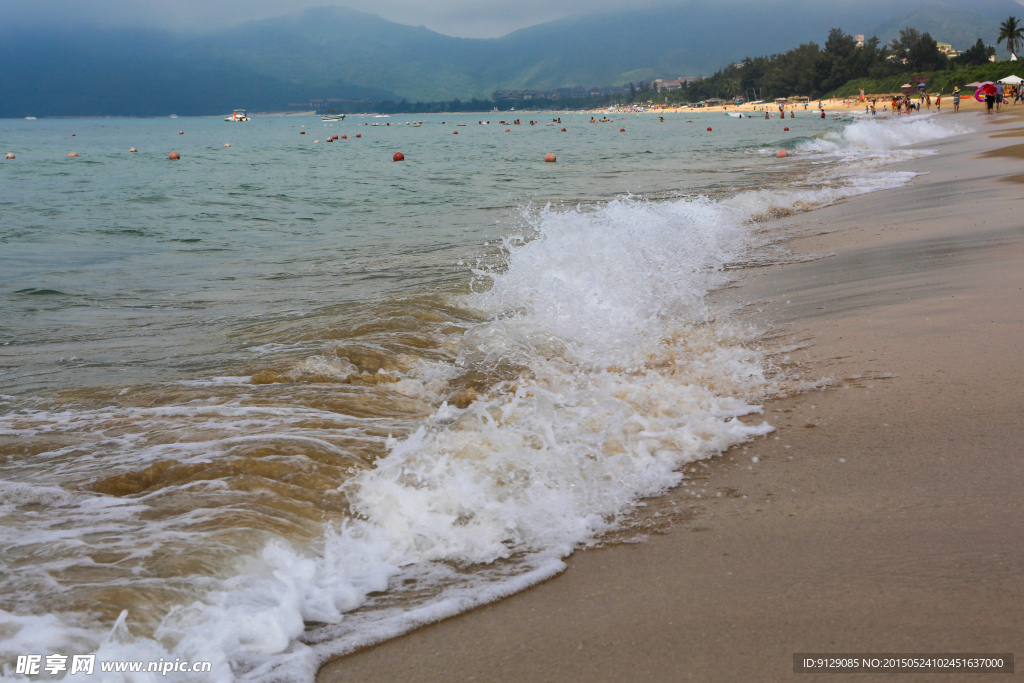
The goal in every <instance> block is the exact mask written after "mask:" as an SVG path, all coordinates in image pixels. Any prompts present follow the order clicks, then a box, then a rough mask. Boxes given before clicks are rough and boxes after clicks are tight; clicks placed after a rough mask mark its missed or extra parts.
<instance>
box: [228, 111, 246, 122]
mask: <svg viewBox="0 0 1024 683" xmlns="http://www.w3.org/2000/svg"><path fill="white" fill-rule="evenodd" d="M224 120H225V121H248V120H249V117H248V116H246V115H245V110H244V109H236V110H234V111H233V112H231V116H228V117H226V118H225V119H224Z"/></svg>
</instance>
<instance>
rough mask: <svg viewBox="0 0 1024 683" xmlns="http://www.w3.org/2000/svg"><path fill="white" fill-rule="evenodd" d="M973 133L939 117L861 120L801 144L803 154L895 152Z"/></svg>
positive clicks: (799, 149)
mask: <svg viewBox="0 0 1024 683" xmlns="http://www.w3.org/2000/svg"><path fill="white" fill-rule="evenodd" d="M969 132H971V129H970V128H968V127H967V126H965V125H964V124H963V123H961V122H960V121H952V120H950V119H949V118H948V117H943V116H939V115H935V114H912V115H909V116H905V117H896V118H889V119H873V118H869V119H866V120H860V121H857V122H855V123H851V124H850V125H848V126H846V127H845V128H843V129H842V130H841V131H838V132H828V133H825V134H824V135H823V136H821V137H820V138H816V139H814V140H810V141H807V142H803V143H800V144H799V145H798V146H797V150H798V151H803V152H831V153H851V152H852V153H858V152H865V151H868V152H881V151H885V152H894V151H896V148H898V147H905V146H908V145H917V144H920V143H923V142H932V141H934V140H941V139H943V138H948V137H952V136H954V135H962V134H964V133H969Z"/></svg>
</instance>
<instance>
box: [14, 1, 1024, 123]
mask: <svg viewBox="0 0 1024 683" xmlns="http://www.w3.org/2000/svg"><path fill="white" fill-rule="evenodd" d="M960 4H961V5H963V4H967V3H963V2H961V3H960ZM970 6H972V7H974V8H975V10H973V11H967V10H964V9H958V8H954V7H950V6H947V5H944V4H938V3H931V4H928V5H924V6H917V5H916V3H913V2H911V1H910V0H893V1H891V2H886V3H880V2H877V1H876V2H869V3H842V2H839V3H829V4H823V3H822V2H821V1H820V0H795V1H793V0H790V1H788V2H781V1H779V0H766V1H765V2H761V3H751V2H744V1H742V0H726V1H725V2H714V3H708V2H700V1H698V0H691V1H689V2H686V3H683V4H673V5H664V6H659V7H650V8H645V9H640V10H630V11H616V12H606V13H601V14H592V15H585V16H578V17H570V18H566V19H560V20H557V21H553V22H548V23H545V24H541V25H538V26H533V27H530V28H527V29H522V30H520V31H515V32H513V33H510V34H508V35H506V36H503V37H501V38H494V39H469V38H453V37H450V36H445V35H442V34H440V33H437V32H434V31H431V30H429V29H426V28H424V27H413V26H405V25H403V24H397V23H394V22H390V21H386V20H384V19H382V18H380V17H378V16H375V15H372V14H366V13H363V12H357V11H354V10H349V9H344V8H339V7H322V8H317V9H311V10H307V11H304V12H301V13H294V14H290V15H286V16H283V17H279V18H275V19H270V20H260V21H251V22H246V23H243V24H240V25H238V26H235V27H232V28H229V29H225V30H220V31H216V32H211V33H205V34H203V35H198V36H180V35H175V34H171V33H168V32H162V31H157V30H125V29H115V28H108V29H102V28H91V29H84V28H83V29H80V30H76V31H64V32H44V31H40V30H36V31H32V32H21V33H15V34H14V35H12V36H10V37H8V38H6V39H5V40H4V41H3V42H2V43H0V63H3V65H4V68H3V69H0V93H2V97H0V116H27V115H34V116H56V115H136V116H150V115H166V114H169V113H177V114H182V115H190V114H191V115H200V114H218V113H225V112H229V111H230V110H232V109H234V108H236V107H244V108H247V109H249V110H250V111H268V110H277V111H280V110H286V109H287V108H288V105H289V103H302V102H307V101H308V100H309V99H312V98H338V99H393V100H399V99H403V98H406V99H409V100H410V101H413V100H447V99H453V98H463V99H468V98H470V97H474V96H475V97H482V98H487V97H489V96H490V94H491V92H492V91H493V90H495V89H498V88H552V87H563V86H573V85H582V86H584V87H590V86H593V85H618V84H623V83H626V82H630V81H632V82H637V81H641V80H649V79H651V78H657V77H666V78H675V77H679V76H696V75H710V74H711V73H713V72H714V71H716V70H717V69H719V68H721V67H722V66H724V65H726V64H728V63H730V62H733V61H737V60H740V59H742V58H743V57H745V56H754V55H760V54H771V53H776V52H782V51H784V50H786V49H789V48H791V47H793V46H795V45H797V44H800V43H805V42H808V41H815V42H818V43H822V42H824V40H825V38H826V36H827V33H828V29H830V28H832V27H837V26H838V27H841V28H843V29H844V30H846V31H847V32H849V33H867V34H868V35H871V34H872V31H871V30H869V29H870V28H871V26H874V25H876V24H877V22H878V20H879V19H882V18H884V17H886V16H891V17H892V18H891V19H890V20H887V21H886V22H884V23H882V24H877V27H876V28H875V30H874V32H877V33H879V34H880V35H879V37H880V38H883V39H886V38H888V37H891V36H889V35H888V34H889V33H890V32H892V31H896V32H898V30H899V28H903V26H904V25H913V26H915V27H917V28H919V29H921V30H923V31H930V32H932V34H933V37H935V38H937V39H939V40H943V41H945V42H952V43H953V44H954V47H957V48H959V49H964V48H966V47H967V46H968V45H969V44H972V43H973V42H974V40H976V39H977V38H978V37H982V38H984V39H985V40H986V41H989V40H992V41H993V42H994V36H993V37H990V32H991V30H992V29H991V27H992V24H993V23H998V22H997V19H1005V17H1006V16H1008V15H1009V14H1012V13H1014V12H1016V13H1017V15H1018V16H1020V15H1024V8H1022V7H1021V6H1020V5H1019V4H1017V3H1015V2H1013V1H1012V0H977V1H976V2H972V3H970ZM882 8H885V11H884V12H883V11H882ZM933 27H934V28H933ZM954 29H956V30H954ZM957 31H959V32H957ZM981 31H984V32H985V33H980V32H981ZM883 34H884V35H883ZM961 34H962V35H961ZM958 41H963V42H962V43H961V42H958Z"/></svg>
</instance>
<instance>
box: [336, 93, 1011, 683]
mask: <svg viewBox="0 0 1024 683" xmlns="http://www.w3.org/2000/svg"><path fill="white" fill-rule="evenodd" d="M1022 110H1024V108H1022ZM961 121H962V122H965V123H967V124H968V125H971V126H974V127H975V128H976V130H977V132H976V133H973V134H970V135H967V136H961V137H958V138H954V139H950V140H945V141H939V142H933V143H929V144H927V145H924V146H925V147H927V148H931V149H938V150H940V153H939V154H938V155H936V156H932V157H928V158H925V159H918V160H915V161H913V162H910V163H909V164H908V165H907V168H908V169H911V170H915V171H927V172H928V173H929V175H925V176H921V177H919V178H918V179H917V180H916V181H915V182H914V183H913V184H912V185H911V186H908V187H904V188H900V189H897V190H891V191H887V192H882V193H875V194H872V195H868V196H866V197H860V198H856V199H854V200H851V201H848V202H844V203H841V204H838V205H836V206H832V207H828V208H825V209H820V210H817V211H814V212H811V213H808V214H802V215H799V216H795V217H791V218H788V219H783V220H782V221H780V223H779V226H778V227H779V228H780V229H785V230H787V231H790V232H791V233H792V234H793V235H794V236H795V237H794V238H793V239H792V241H791V242H790V244H789V247H790V248H791V249H793V250H794V251H798V252H804V253H829V252H830V253H833V254H834V255H833V256H830V257H827V258H822V259H819V260H815V261H810V262H804V263H796V264H791V265H786V266H781V267H772V268H765V269H760V270H754V271H748V272H747V274H746V276H745V282H744V283H743V286H742V287H740V288H738V289H731V290H728V291H726V292H723V293H722V295H723V296H724V297H733V298H734V299H737V300H738V301H739V302H740V303H742V304H746V306H745V309H744V310H745V311H749V313H744V315H751V316H753V317H756V318H758V319H769V320H772V321H774V323H775V327H774V330H773V333H772V337H771V339H769V340H767V343H769V344H773V345H775V346H777V347H782V348H785V347H791V348H792V350H790V351H788V352H786V353H783V354H780V355H778V356H776V357H775V359H776V361H777V362H779V363H781V364H785V365H786V366H787V367H788V369H789V371H790V372H792V373H798V374H800V375H801V376H802V377H803V378H805V379H808V380H815V379H818V378H822V377H828V378H831V380H832V387H831V388H829V389H826V390H816V391H811V392H808V393H803V394H798V395H795V396H792V397H790V398H783V399H777V400H773V401H771V402H769V403H768V405H767V406H766V418H767V419H768V421H769V422H770V423H771V424H773V425H774V426H776V427H777V428H778V431H777V432H776V433H775V434H774V435H772V436H769V437H767V438H764V439H760V440H758V441H756V442H754V443H751V444H748V445H747V446H745V447H743V446H741V447H737V448H734V449H732V450H730V451H729V452H728V453H726V454H725V455H724V456H723V457H722V458H719V459H717V460H715V461H712V462H711V463H709V464H708V466H707V467H704V466H698V467H696V468H695V469H696V472H695V473H694V474H693V475H692V476H693V477H694V480H693V481H696V482H697V483H699V486H700V488H701V489H703V490H704V493H703V494H702V497H701V498H700V499H696V498H695V496H694V495H693V494H692V493H691V492H690V491H689V487H685V488H680V489H677V490H676V491H674V492H672V493H671V494H669V495H668V496H665V497H664V498H661V499H658V500H656V501H651V506H650V508H649V509H648V513H649V516H650V517H651V520H652V522H659V521H660V522H669V523H655V524H653V526H654V528H655V529H656V533H652V534H650V535H649V536H648V537H647V538H646V540H645V541H644V542H642V543H637V544H620V545H610V546H608V547H603V548H598V549H592V550H586V551H581V552H577V553H576V554H575V555H574V556H572V557H571V558H570V559H569V560H568V564H569V568H568V570H567V571H566V572H565V573H563V574H562V575H560V576H558V577H556V578H554V579H551V580H549V581H547V582H545V583H543V584H541V585H539V586H537V587H535V588H533V589H531V590H528V591H526V592H523V593H520V594H518V595H515V596H513V597H511V598H508V599H506V600H503V601H500V602H497V603H494V604H491V605H487V606H485V607H482V608H480V609H477V610H474V611H472V612H469V613H467V614H464V615H461V616H459V617H455V618H453V619H449V620H446V621H444V622H441V623H438V624H434V625H431V626H427V627H424V628H421V629H419V630H417V631H414V632H412V633H410V634H408V635H406V636H403V637H401V638H398V639H395V640H392V641H389V642H386V643H383V644H381V645H378V646H376V647H372V648H369V649H366V650H363V651H360V652H357V653H355V654H353V655H349V656H347V657H342V658H338V659H335V660H333V661H331V662H329V663H327V664H326V665H325V666H324V667H323V668H322V669H321V672H320V675H319V677H318V680H319V681H321V682H322V683H326V682H330V681H347V682H351V681H396V680H405V681H459V680H477V681H595V680H598V681H630V680H632V681H636V680H642V681H679V680H695V681H736V680H751V681H771V680H782V679H790V678H793V677H795V678H797V679H798V680H817V679H819V678H820V679H821V680H837V679H836V676H834V675H821V676H816V675H810V674H800V675H795V674H793V669H792V666H793V653H796V652H835V653H838V652H861V653H871V652H873V653H885V652H932V653H940V652H962V653H966V652H1016V653H1017V654H1018V657H1020V656H1021V653H1024V510H1022V507H1024V506H1022V501H1024V495H1022V494H1024V464H1022V462H1024V461H1022V457H1024V453H1022V444H1024V420H1022V416H1024V324H1022V322H1024V321H1022V318H1024V199H1022V197H1021V195H1020V187H1019V185H1017V184H1015V183H1007V182H1001V180H1003V179H1005V178H1007V177H1009V176H1013V175H1015V174H1019V173H1020V170H1021V167H1020V159H1019V156H1016V155H1014V156H1004V154H1003V153H998V154H996V155H989V154H986V152H987V151H989V150H996V149H1000V148H1005V147H1010V146H1011V145H1012V144H1013V141H1012V140H1006V139H1001V138H1000V137H998V136H993V135H992V134H993V133H996V134H999V133H1007V132H1009V131H1011V130H1019V127H1020V126H1021V124H1022V121H1021V119H1020V118H1019V116H1013V117H1011V116H1006V115H1003V116H1001V117H987V116H985V115H983V114H981V115H979V114H975V113H969V114H966V115H962V117H961ZM1007 125H1014V126H1016V128H1014V129H1011V128H1008V127H1007ZM1004 137H1005V136H1004ZM757 309H762V312H761V313H757V312H756V311H757ZM755 458H756V459H757V460H756V462H755V461H754V459H755ZM1017 666H1018V671H1019V670H1020V668H1019V667H1021V663H1019V662H1018V664H1017ZM996 676H999V675H998V674H941V675H940V674H918V675H917V676H911V678H913V679H914V680H971V681H979V680H990V679H992V678H993V677H996ZM857 678H858V680H863V679H865V678H867V679H872V680H874V679H879V680H880V679H881V678H882V676H874V675H864V674H860V675H858V676H857ZM886 678H889V677H888V676H887V677H886ZM1009 678H1012V677H1007V676H1005V675H1002V676H1000V677H999V680H1008V679H1009Z"/></svg>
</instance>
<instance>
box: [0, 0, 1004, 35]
mask: <svg viewBox="0 0 1024 683" xmlns="http://www.w3.org/2000/svg"><path fill="white" fill-rule="evenodd" d="M657 1H658V0H345V1H344V2H336V1H332V0H219V1H218V0H0V26H3V27H4V29H5V30H8V31H9V30H12V29H17V28H19V27H22V26H37V27H38V26H46V27H50V28H59V29H67V28H73V27H76V26H83V25H90V24H92V25H101V26H144V27H148V28H153V27H156V28H163V29H167V30H171V31H195V30H202V29H217V28H223V27H226V26H229V25H231V24H235V23H239V22H241V21H246V20H249V19H265V18H268V17H275V16H280V15H282V14H287V13H289V12H294V11H301V10H304V9H308V8H310V7H320V6H323V5H331V4H337V5H343V6H345V7H349V8H351V9H355V10H360V11H363V12H368V13H371V14H378V15H380V16H382V17H384V18H385V19H389V20H391V21H395V22H398V23H401V24H407V25H411V26H419V25H424V26H426V27H427V28H429V29H432V30H434V31H437V32H439V33H444V34H446V35H450V36H460V37H466V38H494V37H497V36H502V35H505V34H507V33H510V32H512V31H515V30H517V29H520V28H525V27H527V26H533V25H535V24H540V23H543V22H546V21H551V20H553V19H558V18H561V17H565V16H569V15H572V14H582V13H590V12H600V11H606V10H617V9H626V8H637V7H642V6H643V5H645V4H654V3H655V2H657ZM660 1H661V2H664V1H665V0H660ZM692 1H694V2H719V0H692ZM736 1H737V3H738V4H742V3H743V2H759V3H760V2H762V1H763V0H736ZM920 1H921V3H923V2H925V1H927V0H920ZM821 2H822V4H823V5H825V4H834V3H836V2H840V3H842V2H848V3H851V4H856V5H863V6H864V7H865V9H866V10H867V11H868V12H870V8H869V7H868V5H870V4H872V0H821ZM877 2H878V0H875V3H876V4H877ZM945 2H946V3H947V4H950V5H956V6H960V7H967V8H972V7H974V8H978V9H981V8H980V7H978V5H983V4H991V3H993V2H998V0H945ZM1015 2H1016V4H1017V5H1018V6H1020V5H1024V0H1015ZM886 4H888V5H890V6H891V5H893V4H908V5H909V4H918V3H917V2H909V1H905V2H896V3H893V2H888V3H886ZM1001 4H1002V3H1001ZM1005 4H1006V5H1011V6H1012V3H1010V2H1005ZM1022 15H1024V7H1022Z"/></svg>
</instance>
